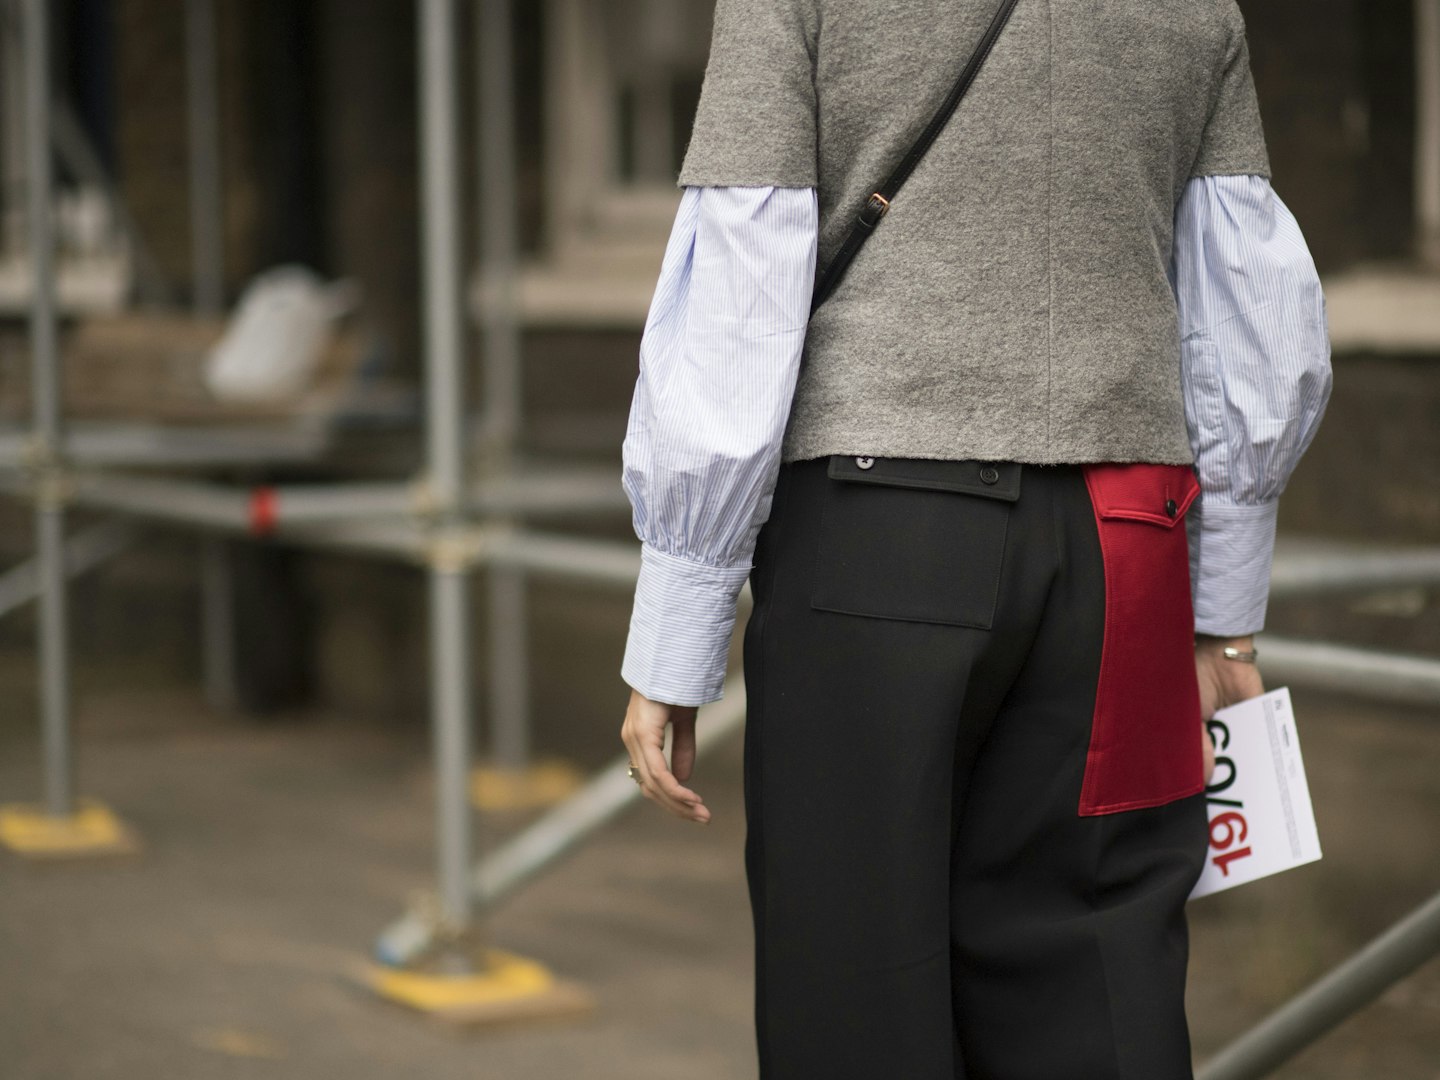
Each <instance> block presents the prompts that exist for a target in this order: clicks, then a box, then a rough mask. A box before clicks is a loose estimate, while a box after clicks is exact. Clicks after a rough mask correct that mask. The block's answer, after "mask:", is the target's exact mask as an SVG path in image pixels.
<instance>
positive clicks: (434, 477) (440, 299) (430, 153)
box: [418, 0, 473, 934]
mask: <svg viewBox="0 0 1440 1080" xmlns="http://www.w3.org/2000/svg"><path fill="white" fill-rule="evenodd" d="M454 31H455V0H421V2H420V5H419V57H418V62H419V69H420V70H419V76H420V95H419V97H420V142H421V145H420V172H421V230H422V243H423V248H424V276H423V290H424V325H425V380H426V413H425V436H426V454H427V461H428V466H429V479H430V484H431V488H432V492H433V496H434V499H435V505H436V507H437V510H438V515H439V525H440V527H441V529H442V530H443V529H444V527H445V526H447V525H454V524H456V523H457V522H458V520H459V518H460V515H461V512H462V506H463V499H464V494H465V471H466V470H465V463H466V456H467V455H466V445H465V417H466V414H467V411H466V403H465V380H464V378H463V369H462V364H463V352H464V349H463V324H462V306H461V267H460V236H461V223H460V191H459V184H460V169H459V151H458V143H459V139H458V132H459V127H458V123H457V121H458V100H457V93H456V90H457V83H458V77H457V57H456V50H455V34H454ZM429 573H430V638H431V640H430V652H431V658H432V660H431V667H430V680H431V688H430V691H431V705H430V709H431V719H432V724H433V728H434V744H435V745H434V754H435V779H436V789H435V790H436V851H437V870H438V876H439V882H438V894H439V897H438V898H439V903H440V911H439V914H440V918H441V920H442V921H443V923H444V927H445V929H446V931H447V932H449V933H452V934H461V933H465V932H468V931H470V930H471V929H472V927H471V900H470V890H469V881H468V875H469V866H470V856H471V810H470V799H469V774H470V758H471V730H470V726H471V717H472V713H473V706H472V700H471V699H472V695H471V690H470V674H471V672H470V658H471V625H470V619H471V616H470V605H469V589H468V586H469V581H470V573H469V566H468V563H467V562H466V561H465V560H463V559H445V558H442V557H439V556H438V555H437V556H436V557H435V558H434V560H433V562H432V565H431V567H430V571H429Z"/></svg>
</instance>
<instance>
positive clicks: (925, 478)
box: [829, 455, 1020, 502]
mask: <svg viewBox="0 0 1440 1080" xmlns="http://www.w3.org/2000/svg"><path fill="white" fill-rule="evenodd" d="M829 474H830V478H831V479H832V480H849V481H851V482H853V483H859V484H879V485H881V486H883V487H908V488H922V489H924V490H927V491H954V492H958V493H964V494H966V495H983V496H985V497H986V498H989V499H1004V500H1005V501H1006V502H1014V501H1015V500H1016V499H1018V498H1019V497H1020V463H1019V462H1018V461H994V462H992V461H932V460H930V459H928V458H881V457H840V456H839V455H836V456H834V457H832V458H831V459H830V468H829Z"/></svg>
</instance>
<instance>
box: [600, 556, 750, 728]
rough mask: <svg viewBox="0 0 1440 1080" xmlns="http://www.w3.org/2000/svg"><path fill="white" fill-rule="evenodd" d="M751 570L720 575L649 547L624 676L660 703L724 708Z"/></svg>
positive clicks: (732, 569) (722, 571) (731, 570)
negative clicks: (740, 602) (739, 608)
mask: <svg viewBox="0 0 1440 1080" xmlns="http://www.w3.org/2000/svg"><path fill="white" fill-rule="evenodd" d="M749 576H750V568H749V567H748V566H737V567H719V566H706V565H704V564H703V563H695V562H690V561H689V560H688V559H682V558H679V557H677V556H674V555H666V554H663V553H662V552H659V551H656V550H655V549H653V548H651V547H650V546H648V545H646V546H645V547H644V548H642V550H641V553H640V580H639V581H638V582H637V583H636V586H635V607H634V610H633V611H632V613H631V616H630V636H629V638H628V640H627V641H626V642H625V661H624V663H623V664H622V665H621V668H620V676H621V678H623V679H624V680H625V682H626V683H627V684H629V685H630V686H632V687H633V688H634V689H636V690H639V691H640V693H642V694H644V695H645V696H646V697H647V698H649V699H650V700H652V701H663V702H665V703H666V704H668V705H706V704H708V703H710V702H712V701H719V700H720V697H721V693H720V688H721V687H722V686H723V685H724V683H725V669H726V667H727V664H728V660H729V656H730V636H731V634H732V633H733V631H734V629H735V601H736V598H737V597H738V596H739V595H740V589H741V587H742V586H744V584H745V579H746V578H747V577H749Z"/></svg>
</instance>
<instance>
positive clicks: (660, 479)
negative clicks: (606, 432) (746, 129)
mask: <svg viewBox="0 0 1440 1080" xmlns="http://www.w3.org/2000/svg"><path fill="white" fill-rule="evenodd" d="M818 224H819V210H818V204H817V200H816V195H815V191H814V189H811V188H775V187H753V188H752V187H689V188H686V189H685V192H684V194H683V196H682V198H681V202H680V209H679V212H678V213H677V215H676V219H675V225H674V228H673V230H672V232H671V235H670V240H669V244H668V246H667V249H666V252H665V258H664V261H663V263H662V265H661V269H660V281H659V284H658V285H657V287H656V290H655V296H654V299H653V301H652V302H651V306H650V313H649V317H648V318H647V320H646V324H645V332H644V336H643V337H642V339H641V344H640V376H639V379H638V381H637V382H636V385H635V395H634V398H633V401H632V403H631V408H630V419H629V425H628V428H627V431H626V436H625V444H624V451H623V458H624V471H623V483H624V487H625V491H626V494H627V495H628V496H629V499H630V502H631V506H632V508H633V510H634V515H633V518H634V525H635V532H636V535H637V536H638V537H639V538H640V540H641V541H642V542H643V547H642V549H641V571H640V580H639V583H638V585H637V586H636V590H635V605H634V609H633V612H632V615H631V620H630V635H629V639H628V641H627V642H626V649H625V660H624V664H623V666H622V668H621V675H622V677H623V678H624V680H625V681H626V682H627V683H628V684H629V685H630V686H632V687H634V688H635V689H637V690H639V691H640V692H641V693H642V694H644V695H645V696H646V697H648V698H650V699H652V700H655V701H663V702H666V703H669V704H672V705H703V704H705V703H706V702H709V701H715V700H717V699H718V698H719V697H720V688H721V685H722V683H723V682H724V679H725V668H726V660H727V657H728V653H729V644H730V636H731V632H732V630H733V628H734V622H735V602H736V598H737V596H738V595H739V592H740V588H741V586H742V585H743V584H744V583H745V579H746V577H747V576H748V575H749V573H750V559H751V556H752V554H753V553H754V550H755V540H756V536H757V535H758V533H759V531H760V527H761V525H763V524H764V522H765V520H766V519H767V518H768V517H769V514H770V497H771V493H772V492H773V490H774V487H775V480H776V475H777V473H778V470H779V464H780V443H781V438H782V436H783V435H784V431H785V423H786V421H787V419H788V417H789V413H790V402H791V398H792V397H793V395H794V391H795V381H796V378H797V376H798V373H799V368H800V353H801V348H802V346H803V344H804V340H805V328H806V324H807V322H808V320H809V312H810V295H811V290H812V289H813V287H814V275H815V243H816V234H817V230H818Z"/></svg>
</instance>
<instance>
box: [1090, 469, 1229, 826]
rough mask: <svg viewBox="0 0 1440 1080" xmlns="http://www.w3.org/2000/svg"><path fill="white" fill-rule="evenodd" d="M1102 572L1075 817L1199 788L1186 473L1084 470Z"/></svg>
mask: <svg viewBox="0 0 1440 1080" xmlns="http://www.w3.org/2000/svg"><path fill="white" fill-rule="evenodd" d="M1083 471H1084V474H1085V485H1086V487H1087V488H1089V491H1090V501H1091V504H1092V505H1093V506H1094V509H1095V525H1096V528H1097V529H1098V530H1099V533H1100V551H1101V554H1102V557H1103V559H1104V563H1105V638H1104V646H1103V649H1102V651H1101V657H1100V682H1099V685H1098V687H1097V688H1096V692H1095V715H1094V719H1093V723H1092V728H1091V735H1090V752H1089V755H1088V756H1087V758H1086V762H1085V783H1084V786H1083V787H1082V788H1081V792H1080V813H1081V814H1083V815H1094V814H1112V813H1115V812H1117V811H1120V810H1135V809H1139V808H1141V807H1145V806H1160V805H1162V804H1164V803H1168V802H1173V801H1174V800H1176V799H1180V798H1184V797H1185V796H1187V795H1194V794H1196V793H1197V792H1199V791H1201V790H1203V789H1204V786H1205V781H1204V760H1203V757H1202V753H1201V747H1200V689H1199V684H1198V682H1197V681H1196V678H1195V615H1194V610H1193V608H1192V607H1191V603H1190V558H1189V549H1188V546H1187V543H1186V538H1185V527H1184V516H1185V511H1186V510H1187V509H1188V508H1189V506H1190V504H1191V503H1192V502H1194V501H1195V497H1196V496H1197V495H1199V494H1200V484H1199V482H1198V481H1197V480H1196V479H1195V471H1194V469H1193V468H1192V467H1191V466H1189V465H1153V464H1123V465H1122V464H1111V463H1102V464H1088V465H1085V466H1083Z"/></svg>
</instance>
